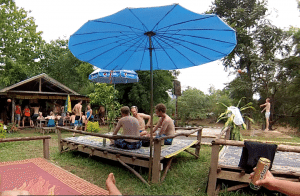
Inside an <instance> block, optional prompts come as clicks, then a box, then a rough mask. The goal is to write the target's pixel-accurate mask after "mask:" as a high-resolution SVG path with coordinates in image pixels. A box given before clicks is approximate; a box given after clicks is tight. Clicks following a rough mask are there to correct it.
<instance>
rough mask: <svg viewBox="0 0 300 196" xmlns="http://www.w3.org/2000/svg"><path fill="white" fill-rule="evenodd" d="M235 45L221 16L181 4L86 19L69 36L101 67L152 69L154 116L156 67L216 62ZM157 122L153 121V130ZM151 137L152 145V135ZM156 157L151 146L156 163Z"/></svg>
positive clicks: (79, 52)
mask: <svg viewBox="0 0 300 196" xmlns="http://www.w3.org/2000/svg"><path fill="white" fill-rule="evenodd" d="M235 45H236V33H235V30H234V29H232V28H231V27H229V26H228V25H227V24H226V23H224V22H223V21H222V20H221V19H220V18H219V17H218V16H217V15H214V14H197V13H194V12H191V11H189V10H187V9H185V8H183V7H181V6H180V5H178V4H174V5H168V6H161V7H150V8H149V7H148V8H135V9H133V8H126V9H123V10H121V11H119V12H117V13H115V14H113V15H110V16H107V17H104V18H99V19H96V20H90V21H88V22H86V23H85V24H84V25H83V26H82V27H81V28H80V29H78V30H77V31H76V32H75V33H74V34H73V35H72V36H71V37H70V40H69V49H70V50H71V52H72V53H73V54H74V55H75V56H76V57H77V58H78V59H80V60H82V61H86V62H89V63H91V64H93V65H95V66H97V67H99V68H101V69H108V70H116V69H117V70H122V69H129V70H150V75H151V77H150V80H151V81H150V83H151V92H150V108H151V111H150V112H151V114H150V115H151V117H153V69H154V70H173V69H181V68H187V67H192V66H197V65H201V64H205V63H208V62H212V61H215V60H217V59H221V58H223V57H225V56H226V55H228V54H229V53H230V52H231V51H232V50H233V49H234V48H235ZM152 119H153V118H152ZM152 125H153V122H152V120H151V131H150V133H151V134H152ZM151 136H152V135H151ZM150 140H151V141H150V145H152V137H150ZM151 161H152V147H151V146H150V161H149V163H150V166H151ZM150 172H151V167H150V171H149V174H150Z"/></svg>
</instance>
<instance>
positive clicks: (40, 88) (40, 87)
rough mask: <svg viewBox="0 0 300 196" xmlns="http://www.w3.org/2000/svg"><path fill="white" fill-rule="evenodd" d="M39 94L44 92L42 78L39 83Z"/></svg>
mask: <svg viewBox="0 0 300 196" xmlns="http://www.w3.org/2000/svg"><path fill="white" fill-rule="evenodd" d="M39 92H42V78H40V81H39Z"/></svg>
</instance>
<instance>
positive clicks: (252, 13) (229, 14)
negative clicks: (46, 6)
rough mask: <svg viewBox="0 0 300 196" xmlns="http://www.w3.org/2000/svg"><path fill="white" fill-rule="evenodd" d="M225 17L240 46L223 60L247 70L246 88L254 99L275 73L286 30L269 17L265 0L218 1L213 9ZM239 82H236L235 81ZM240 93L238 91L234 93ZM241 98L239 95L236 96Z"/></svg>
mask: <svg viewBox="0 0 300 196" xmlns="http://www.w3.org/2000/svg"><path fill="white" fill-rule="evenodd" d="M210 12H212V13H216V14H217V15H218V16H220V17H221V18H222V19H223V20H225V21H226V22H227V23H228V24H229V25H230V26H231V27H232V28H234V29H235V30H236V32H237V46H236V47H235V49H234V50H233V51H232V52H231V53H230V54H229V55H228V56H226V57H225V58H224V59H223V63H224V66H225V68H234V69H235V70H238V69H241V70H243V72H244V77H242V79H243V80H244V81H243V82H244V83H246V84H247V86H245V85H244V87H245V88H243V89H241V87H239V86H238V85H231V88H233V87H239V88H240V90H242V91H244V92H245V94H244V95H243V96H245V95H246V97H247V99H246V100H245V102H249V101H251V100H252V97H253V94H254V93H255V92H259V91H261V89H262V88H263V89H264V90H266V89H265V88H266V87H268V85H269V82H268V81H270V80H269V79H270V78H273V77H274V74H275V73H276V66H275V64H276V58H275V57H276V56H275V55H276V53H277V52H282V51H284V49H285V48H286V45H285V44H284V40H285V39H286V36H285V33H284V32H283V31H282V30H281V29H279V28H277V27H275V26H273V25H272V24H271V23H270V22H269V21H268V20H267V19H266V12H267V5H266V1H264V0H244V1H240V0H232V1H228V0H215V1H214V3H213V6H212V9H211V10H210ZM235 82H236V81H235ZM235 95H237V94H235ZM234 98H236V99H240V98H241V96H240V95H239V97H234Z"/></svg>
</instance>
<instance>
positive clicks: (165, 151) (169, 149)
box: [64, 135, 197, 158]
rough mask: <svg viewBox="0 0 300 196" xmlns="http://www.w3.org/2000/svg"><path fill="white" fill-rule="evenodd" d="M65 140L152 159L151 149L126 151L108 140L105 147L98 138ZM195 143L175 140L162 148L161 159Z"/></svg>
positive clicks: (195, 141) (86, 136) (87, 137)
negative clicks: (111, 144)
mask: <svg viewBox="0 0 300 196" xmlns="http://www.w3.org/2000/svg"><path fill="white" fill-rule="evenodd" d="M64 140H65V141H69V142H74V143H76V144H85V145H89V146H93V147H95V148H98V149H103V150H107V151H109V150H114V151H118V152H119V153H120V154H122V152H130V153H135V154H136V155H137V156H138V155H139V154H140V155H145V156H149V157H150V148H149V147H141V148H139V149H135V150H126V149H121V148H117V147H114V146H110V141H109V140H106V145H105V146H103V138H101V137H96V136H89V135H85V136H79V137H68V138H64ZM195 143H197V140H182V139H176V138H174V139H173V143H172V145H164V146H162V147H161V157H164V158H170V157H172V156H175V155H177V154H179V153H180V152H182V151H184V150H185V149H187V148H189V147H191V146H192V145H194V144H195Z"/></svg>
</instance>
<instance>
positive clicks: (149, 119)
mask: <svg viewBox="0 0 300 196" xmlns="http://www.w3.org/2000/svg"><path fill="white" fill-rule="evenodd" d="M141 116H142V118H144V119H148V122H147V124H146V127H145V128H146V129H147V127H150V123H151V116H150V115H147V114H142V115H141Z"/></svg>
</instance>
